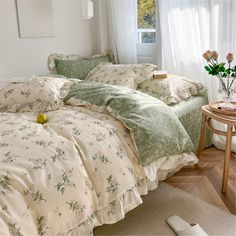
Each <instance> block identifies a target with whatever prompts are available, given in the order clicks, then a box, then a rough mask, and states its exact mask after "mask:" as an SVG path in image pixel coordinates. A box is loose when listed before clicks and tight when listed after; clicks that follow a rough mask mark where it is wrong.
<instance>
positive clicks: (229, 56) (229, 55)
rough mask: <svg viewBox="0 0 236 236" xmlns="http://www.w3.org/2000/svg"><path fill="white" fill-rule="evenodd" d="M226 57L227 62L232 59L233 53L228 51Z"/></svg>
mask: <svg viewBox="0 0 236 236" xmlns="http://www.w3.org/2000/svg"><path fill="white" fill-rule="evenodd" d="M226 59H227V61H228V62H232V61H233V59H234V55H233V53H231V52H229V53H228V55H227V57H226Z"/></svg>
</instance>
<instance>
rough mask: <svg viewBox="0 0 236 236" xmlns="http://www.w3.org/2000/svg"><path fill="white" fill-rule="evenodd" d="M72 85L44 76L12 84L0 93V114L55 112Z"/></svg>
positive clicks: (69, 82)
mask: <svg viewBox="0 0 236 236" xmlns="http://www.w3.org/2000/svg"><path fill="white" fill-rule="evenodd" d="M72 83H73V82H72V81H70V80H67V79H61V78H52V77H46V76H44V77H34V78H31V79H29V80H27V81H23V82H13V83H11V84H9V85H8V86H6V87H5V88H3V89H2V90H1V91H0V112H6V111H7V112H18V111H49V110H57V109H59V108H60V107H62V106H63V99H64V98H65V97H66V95H67V93H68V92H69V89H70V86H71V84H72Z"/></svg>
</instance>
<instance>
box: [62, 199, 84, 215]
mask: <svg viewBox="0 0 236 236" xmlns="http://www.w3.org/2000/svg"><path fill="white" fill-rule="evenodd" d="M66 203H67V204H68V205H69V209H70V210H72V211H73V212H74V213H76V214H78V213H81V212H83V211H84V210H85V209H86V207H85V205H82V206H80V205H79V203H78V202H76V201H71V202H66Z"/></svg>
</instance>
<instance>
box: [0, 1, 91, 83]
mask: <svg viewBox="0 0 236 236" xmlns="http://www.w3.org/2000/svg"><path fill="white" fill-rule="evenodd" d="M80 4H81V2H80V0H53V19H54V36H55V37H53V38H28V39H20V38H19V33H18V26H17V14H16V6H15V0H0V79H5V78H10V77H14V76H28V75H42V74H47V73H48V69H47V57H48V55H49V54H50V53H52V52H58V53H66V54H80V55H82V56H90V55H91V54H92V50H93V45H92V37H91V20H84V19H81V18H80V8H81V5H80Z"/></svg>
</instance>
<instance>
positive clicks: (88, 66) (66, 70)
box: [48, 50, 115, 80]
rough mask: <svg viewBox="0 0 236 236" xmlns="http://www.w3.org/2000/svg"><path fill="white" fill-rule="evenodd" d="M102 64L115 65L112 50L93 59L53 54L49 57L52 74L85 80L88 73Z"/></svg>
mask: <svg viewBox="0 0 236 236" xmlns="http://www.w3.org/2000/svg"><path fill="white" fill-rule="evenodd" d="M101 62H112V63H115V59H114V55H113V52H112V50H106V51H105V52H104V53H103V54H101V55H94V56H92V57H91V58H85V57H81V56H79V55H65V54H57V53H53V54H51V55H50V56H49V57H48V68H49V71H50V74H60V75H62V76H66V77H71V78H77V79H82V80H83V79H84V78H85V77H86V75H87V74H88V72H89V71H90V70H92V69H93V68H94V67H95V66H96V65H98V64H99V63H101Z"/></svg>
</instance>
